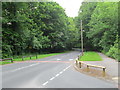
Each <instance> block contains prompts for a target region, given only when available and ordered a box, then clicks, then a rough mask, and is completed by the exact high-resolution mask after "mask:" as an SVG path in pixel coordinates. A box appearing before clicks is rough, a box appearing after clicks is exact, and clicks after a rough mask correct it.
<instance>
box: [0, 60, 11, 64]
mask: <svg viewBox="0 0 120 90" xmlns="http://www.w3.org/2000/svg"><path fill="white" fill-rule="evenodd" d="M10 63H11V62H10V61H0V65H4V64H10Z"/></svg>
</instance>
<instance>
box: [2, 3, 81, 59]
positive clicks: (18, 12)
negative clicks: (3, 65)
mask: <svg viewBox="0 0 120 90" xmlns="http://www.w3.org/2000/svg"><path fill="white" fill-rule="evenodd" d="M2 17H3V19H2V27H3V31H2V34H3V42H2V51H3V57H9V56H12V55H21V54H25V53H42V52H59V51H63V50H68V49H71V48H72V47H73V46H74V45H75V43H76V42H77V41H78V40H77V39H79V38H78V37H77V34H78V33H77V31H76V30H77V29H75V24H74V20H73V18H69V17H67V15H66V14H65V12H64V9H63V8H62V7H61V6H59V4H57V3H55V2H3V3H2Z"/></svg>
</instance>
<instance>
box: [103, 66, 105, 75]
mask: <svg viewBox="0 0 120 90" xmlns="http://www.w3.org/2000/svg"><path fill="white" fill-rule="evenodd" d="M103 77H105V68H103Z"/></svg>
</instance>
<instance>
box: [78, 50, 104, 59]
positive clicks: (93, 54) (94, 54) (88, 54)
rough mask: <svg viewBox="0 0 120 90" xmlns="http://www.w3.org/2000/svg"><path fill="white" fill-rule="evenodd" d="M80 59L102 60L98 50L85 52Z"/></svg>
mask: <svg viewBox="0 0 120 90" xmlns="http://www.w3.org/2000/svg"><path fill="white" fill-rule="evenodd" d="M79 60H80V61H102V58H101V56H100V55H99V54H98V53H97V52H92V51H89V52H84V55H83V56H81V58H80V59H79Z"/></svg>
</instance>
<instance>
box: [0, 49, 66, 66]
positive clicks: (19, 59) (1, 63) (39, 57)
mask: <svg viewBox="0 0 120 90" xmlns="http://www.w3.org/2000/svg"><path fill="white" fill-rule="evenodd" d="M67 52H68V51H66V52H61V53H50V54H40V55H37V59H41V58H45V57H49V56H54V55H59V54H63V53H67ZM35 59H36V56H32V57H31V59H30V57H25V58H24V61H27V60H35ZM13 61H22V57H21V58H14V59H13ZM10 63H11V62H9V60H8V61H0V65H4V64H10Z"/></svg>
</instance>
